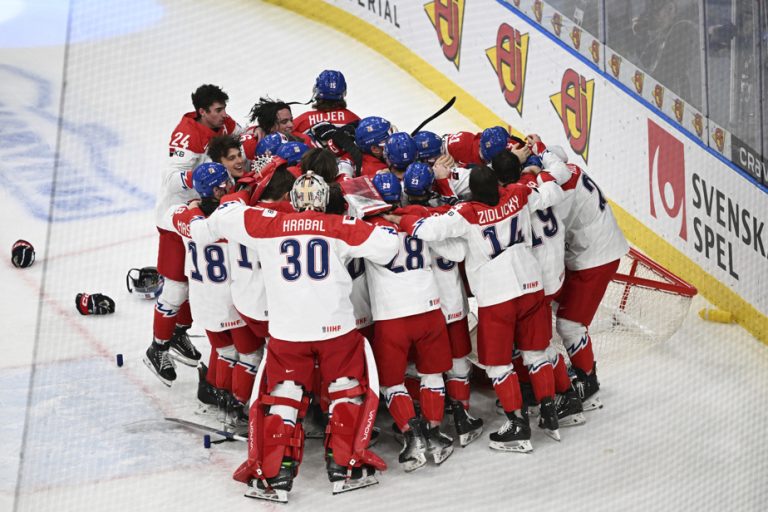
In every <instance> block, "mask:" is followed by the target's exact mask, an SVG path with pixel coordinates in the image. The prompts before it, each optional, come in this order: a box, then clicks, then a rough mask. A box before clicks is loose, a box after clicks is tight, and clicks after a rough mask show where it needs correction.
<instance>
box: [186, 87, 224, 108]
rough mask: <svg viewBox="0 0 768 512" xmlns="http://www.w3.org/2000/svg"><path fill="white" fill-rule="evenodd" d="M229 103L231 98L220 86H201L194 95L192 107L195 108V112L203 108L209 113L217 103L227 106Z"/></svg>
mask: <svg viewBox="0 0 768 512" xmlns="http://www.w3.org/2000/svg"><path fill="white" fill-rule="evenodd" d="M227 101H229V96H228V95H227V93H225V92H224V91H222V90H221V88H220V87H219V86H218V85H212V84H205V85H201V86H200V87H198V88H197V90H196V91H195V92H193V93H192V105H193V106H194V107H195V112H198V111H199V110H200V109H201V108H202V109H205V110H206V111H207V110H208V109H210V108H211V105H213V104H214V103H216V102H219V103H223V104H225V105H226V104H227Z"/></svg>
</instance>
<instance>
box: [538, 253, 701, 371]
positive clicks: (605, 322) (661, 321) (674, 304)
mask: <svg viewBox="0 0 768 512" xmlns="http://www.w3.org/2000/svg"><path fill="white" fill-rule="evenodd" d="M695 295H696V288H694V287H693V286H692V285H690V284H689V283H687V282H685V281H683V280H682V279H680V278H679V277H677V276H676V275H674V274H673V273H672V272H670V271H669V270H667V269H665V268H664V267H662V266H661V265H660V264H658V263H656V262H655V261H653V260H652V259H650V258H649V257H647V256H645V255H644V254H642V253H640V252H639V251H637V250H635V249H634V248H633V249H630V251H629V253H628V254H627V255H626V256H624V257H623V258H622V259H621V261H620V263H619V269H618V270H617V271H616V274H615V275H614V277H613V279H612V280H611V282H610V283H609V284H608V288H607V289H606V291H605V295H604V296H603V300H602V301H601V302H600V306H599V308H598V311H597V314H596V315H595V318H594V319H593V320H592V324H591V325H590V326H589V333H590V336H591V337H592V344H593V350H594V351H595V357H596V358H598V359H602V360H605V359H614V358H621V357H622V356H628V355H631V354H634V353H636V352H637V351H639V350H642V349H645V348H648V347H650V346H653V345H655V344H658V343H661V342H663V341H665V340H667V339H669V338H670V337H671V336H672V335H673V334H674V333H675V332H677V330H678V329H679V328H680V326H681V325H682V323H683V321H684V320H685V317H686V316H687V315H688V310H689V309H690V306H691V301H692V299H693V297H694V296H695ZM553 331H554V330H553ZM555 338H556V339H557V340H558V341H559V337H558V336H557V334H556V333H555ZM556 345H562V344H561V343H556Z"/></svg>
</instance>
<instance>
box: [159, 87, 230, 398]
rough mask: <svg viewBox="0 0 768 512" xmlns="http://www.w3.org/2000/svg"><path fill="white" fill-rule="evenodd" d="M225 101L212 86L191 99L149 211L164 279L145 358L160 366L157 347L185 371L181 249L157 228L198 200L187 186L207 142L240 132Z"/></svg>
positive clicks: (189, 352)
mask: <svg viewBox="0 0 768 512" xmlns="http://www.w3.org/2000/svg"><path fill="white" fill-rule="evenodd" d="M228 100H229V96H228V95H227V94H226V93H225V92H224V91H222V90H221V89H220V88H219V87H218V86H215V85H211V84H205V85H201V86H200V87H198V88H197V89H196V90H195V92H194V93H192V104H193V106H194V108H195V111H194V112H188V113H186V114H184V115H183V116H182V118H181V120H180V121H179V123H178V125H177V126H176V128H174V130H173V132H172V133H171V137H170V141H169V144H168V157H169V160H168V163H167V165H166V167H165V168H164V170H163V174H162V182H161V183H162V184H161V189H160V192H159V194H158V198H157V205H156V208H155V223H156V225H157V229H158V232H159V234H160V238H159V245H158V252H157V271H158V272H159V273H160V275H162V276H163V277H164V280H165V283H164V285H163V288H162V291H161V292H160V295H159V296H158V297H157V303H156V305H155V310H154V317H153V325H152V331H153V344H152V345H150V347H149V348H148V349H147V354H146V356H147V358H149V359H151V360H157V361H159V360H160V356H161V354H157V350H156V349H157V347H158V346H160V347H161V348H164V349H167V348H170V349H171V351H172V352H173V354H174V357H175V358H176V359H178V360H179V361H180V362H182V363H184V364H187V365H189V366H197V363H198V361H199V360H200V352H199V351H198V350H197V349H196V348H195V346H194V345H193V344H192V342H191V341H190V339H189V336H188V335H187V333H186V331H187V329H189V327H190V325H191V324H192V316H191V315H190V312H189V304H188V302H187V298H188V294H189V291H188V285H187V278H186V276H185V275H184V258H185V247H184V244H183V243H182V241H181V239H180V238H179V236H178V234H177V233H175V232H174V231H172V230H171V231H169V230H166V229H163V227H162V226H161V223H163V222H165V219H164V217H165V214H166V212H167V211H168V208H169V207H171V206H173V205H178V204H183V203H186V202H187V201H190V200H192V199H195V198H196V197H198V196H197V192H195V189H194V187H193V186H192V171H193V170H194V169H195V168H196V167H197V166H198V165H199V164H201V163H203V162H205V161H206V160H208V158H207V156H206V154H205V150H206V147H207V145H208V142H209V141H210V140H211V138H213V137H215V136H216V135H223V134H227V133H235V134H237V133H239V131H240V127H239V126H238V125H237V123H236V122H235V121H234V120H233V119H232V118H231V117H229V116H228V115H227V111H226V108H227V101H228ZM153 347H154V348H153ZM158 370H159V369H158ZM155 373H156V374H157V371H156V372H155ZM162 373H163V376H162V377H160V380H161V381H162V382H163V383H164V384H166V385H169V386H170V384H171V382H173V380H175V379H176V371H175V370H174V369H173V367H168V366H167V365H166V366H165V367H164V368H163V372H162ZM158 376H159V375H158Z"/></svg>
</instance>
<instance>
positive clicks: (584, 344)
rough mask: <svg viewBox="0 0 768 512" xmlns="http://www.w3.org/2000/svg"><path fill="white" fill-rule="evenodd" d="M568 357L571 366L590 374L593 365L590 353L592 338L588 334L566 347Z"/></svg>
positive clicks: (593, 360) (593, 358)
mask: <svg viewBox="0 0 768 512" xmlns="http://www.w3.org/2000/svg"><path fill="white" fill-rule="evenodd" d="M568 356H569V357H570V358H571V364H572V365H573V366H575V367H576V368H579V369H580V370H584V372H585V373H587V374H590V373H592V367H593V366H594V365H595V355H594V353H593V352H592V338H590V336H589V334H588V333H585V334H584V336H582V337H581V339H580V340H579V341H578V343H575V344H573V345H571V346H570V347H568Z"/></svg>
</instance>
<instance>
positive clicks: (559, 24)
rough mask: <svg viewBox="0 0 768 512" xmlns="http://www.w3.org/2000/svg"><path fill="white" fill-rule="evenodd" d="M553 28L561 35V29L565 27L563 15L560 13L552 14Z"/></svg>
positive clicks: (558, 35)
mask: <svg viewBox="0 0 768 512" xmlns="http://www.w3.org/2000/svg"><path fill="white" fill-rule="evenodd" d="M552 28H553V29H555V34H557V37H560V31H561V30H562V29H563V17H562V16H561V15H560V13H555V14H553V15H552Z"/></svg>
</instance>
